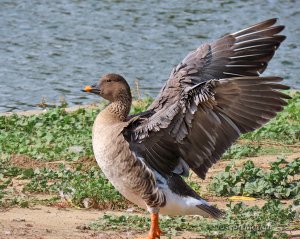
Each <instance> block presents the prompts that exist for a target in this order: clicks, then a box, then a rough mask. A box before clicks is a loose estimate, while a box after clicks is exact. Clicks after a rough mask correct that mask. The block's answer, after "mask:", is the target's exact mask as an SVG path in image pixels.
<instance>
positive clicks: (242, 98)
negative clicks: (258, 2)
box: [124, 19, 289, 178]
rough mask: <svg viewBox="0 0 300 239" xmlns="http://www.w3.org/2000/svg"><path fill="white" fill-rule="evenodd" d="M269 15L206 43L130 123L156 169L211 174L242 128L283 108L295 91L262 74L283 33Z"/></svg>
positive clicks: (130, 135)
mask: <svg viewBox="0 0 300 239" xmlns="http://www.w3.org/2000/svg"><path fill="white" fill-rule="evenodd" d="M275 23H276V19H270V20H267V21H264V22H261V23H258V24H256V25H253V26H250V27H248V28H246V29H244V30H241V31H239V32H236V33H233V34H229V35H226V36H224V37H222V38H220V39H218V40H217V41H215V42H213V43H211V44H204V45H202V46H200V47H199V48H198V49H196V50H195V51H193V52H191V53H189V54H188V55H187V56H186V58H185V59H184V60H183V61H182V62H181V63H180V64H179V65H178V66H177V67H176V68H175V69H173V71H172V73H171V75H170V77H169V79H168V81H167V82H166V83H165V85H164V86H163V88H162V89H161V92H160V94H159V95H158V96H157V98H156V99H155V101H154V102H153V103H152V105H151V106H150V107H149V109H148V111H146V112H143V113H142V114H140V115H136V116H135V117H133V118H131V123H130V124H129V125H128V127H127V128H125V130H124V135H125V137H126V139H127V140H128V141H129V142H130V145H131V147H132V148H133V150H134V151H135V152H136V153H137V154H138V155H140V156H141V157H142V158H143V159H144V160H145V162H146V163H147V164H148V165H149V166H151V167H152V168H154V169H155V170H157V171H159V172H163V173H167V174H168V173H170V172H176V173H178V174H183V175H186V174H187V169H188V168H191V169H192V170H193V171H194V172H195V173H196V174H197V175H198V176H199V177H201V178H205V174H206V172H207V170H208V169H209V168H210V167H211V166H212V165H213V163H215V162H216V161H217V160H218V159H220V157H221V155H222V154H223V153H224V152H225V150H226V149H228V148H229V147H230V146H231V145H232V144H233V142H234V141H235V140H236V139H237V138H238V137H239V136H240V135H241V134H242V133H246V132H249V131H253V130H255V129H256V128H258V127H260V126H261V125H263V124H264V123H266V122H267V121H269V120H270V119H271V118H273V117H274V116H275V115H276V112H278V111H281V110H282V109H283V106H284V105H286V102H285V100H284V99H288V98H289V97H288V96H287V95H285V94H283V93H281V92H279V91H278V90H283V89H288V87H287V86H284V85H282V84H279V83H278V82H280V81H281V80H282V79H281V78H278V77H260V76H259V75H260V73H262V72H263V71H264V70H265V69H266V67H267V64H268V62H269V61H270V59H271V58H272V57H273V55H274V53H275V50H276V49H277V48H278V47H279V45H280V43H281V42H282V41H283V40H284V39H285V36H282V35H278V33H279V32H281V31H282V30H283V29H284V26H274V24H275Z"/></svg>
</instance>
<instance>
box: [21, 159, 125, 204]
mask: <svg viewBox="0 0 300 239" xmlns="http://www.w3.org/2000/svg"><path fill="white" fill-rule="evenodd" d="M81 167H82V165H79V166H78V167H76V169H74V170H72V169H67V168H66V167H65V165H64V164H61V165H60V166H59V168H58V169H57V170H54V169H47V168H42V169H37V170H35V171H34V174H33V175H32V177H31V180H30V182H29V183H27V184H26V185H25V187H24V189H23V191H24V192H43V193H52V194H53V193H55V194H60V195H61V197H64V198H65V199H67V200H68V201H69V202H71V203H72V204H74V205H76V206H79V207H97V208H111V209H113V208H124V207H125V206H126V205H127V201H126V200H125V199H124V198H123V197H122V196H121V195H120V194H119V193H118V192H117V191H116V190H115V189H114V187H113V186H112V185H111V183H110V182H108V180H107V179H106V178H105V177H104V175H103V174H102V172H101V171H100V169H99V168H98V167H92V168H90V169H89V170H87V171H84V170H82V168H81Z"/></svg>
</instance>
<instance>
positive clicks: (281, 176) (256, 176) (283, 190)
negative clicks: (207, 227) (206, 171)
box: [210, 158, 300, 199]
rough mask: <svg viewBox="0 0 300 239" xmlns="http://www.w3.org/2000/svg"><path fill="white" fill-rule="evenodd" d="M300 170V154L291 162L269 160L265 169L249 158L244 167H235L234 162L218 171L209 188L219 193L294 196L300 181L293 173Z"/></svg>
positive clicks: (296, 193)
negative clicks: (271, 161)
mask: <svg viewBox="0 0 300 239" xmlns="http://www.w3.org/2000/svg"><path fill="white" fill-rule="evenodd" d="M297 174H300V158H297V159H295V160H293V161H292V162H290V163H288V162H286V161H285V160H284V159H283V158H279V159H278V160H277V161H275V162H273V163H271V164H270V170H269V171H265V170H263V169H261V168H257V167H255V166H254V163H253V162H252V161H250V160H248V161H246V162H245V163H244V165H243V166H242V167H241V168H238V169H234V168H233V164H229V165H227V166H226V168H225V171H224V172H221V173H219V174H218V175H216V176H215V177H214V178H213V180H212V182H211V184H210V189H211V190H212V191H214V192H215V193H216V194H217V195H226V196H228V195H244V196H255V197H271V198H280V199H282V198H293V197H295V196H296V195H298V194H299V193H300V182H299V181H293V180H290V177H292V176H295V175H297Z"/></svg>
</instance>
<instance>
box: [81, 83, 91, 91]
mask: <svg viewBox="0 0 300 239" xmlns="http://www.w3.org/2000/svg"><path fill="white" fill-rule="evenodd" d="M83 91H85V92H91V91H92V87H91V86H90V85H87V86H86V87H84V90H83Z"/></svg>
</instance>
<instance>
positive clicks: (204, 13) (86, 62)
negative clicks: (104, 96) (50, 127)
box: [0, 0, 300, 112]
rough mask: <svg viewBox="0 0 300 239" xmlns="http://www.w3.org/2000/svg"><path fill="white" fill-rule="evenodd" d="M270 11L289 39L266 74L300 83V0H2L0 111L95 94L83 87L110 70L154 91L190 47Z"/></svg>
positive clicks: (84, 99)
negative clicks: (87, 91) (84, 89)
mask: <svg viewBox="0 0 300 239" xmlns="http://www.w3.org/2000/svg"><path fill="white" fill-rule="evenodd" d="M273 17H277V18H279V23H280V24H283V25H286V29H285V30H284V34H285V35H286V36H287V40H286V41H285V42H284V43H283V44H282V46H281V47H280V48H279V50H278V51H277V53H276V55H275V57H274V59H273V60H272V61H271V63H270V65H269V68H268V69H267V71H266V72H265V73H264V75H277V76H281V77H284V79H285V83H286V84H287V85H289V86H291V87H293V88H298V89H299V88H300V43H299V42H300V1H274V0H270V1H260V0H254V1H230V0H228V1H216V0H211V1H182V0H173V1H158V0H156V1H154V0H150V1H143V2H142V1H137V0H133V1H120V0H115V1H108V0H107V1H105V0H103V1H98V0H89V1H83V0H59V1H58V0H51V1H46V0H22V1H20V0H1V1H0V24H1V25H0V112H9V111H20V110H29V109H37V104H38V103H39V102H41V101H42V99H44V100H45V101H46V102H47V103H58V102H59V101H60V99H62V98H63V99H65V100H66V101H67V102H68V104H69V105H70V106H72V105H81V104H88V103H92V102H96V101H98V100H99V99H98V98H97V97H96V96H95V95H90V94H86V93H84V92H81V91H80V90H81V89H82V88H83V87H84V86H85V85H87V84H92V83H94V82H95V81H96V80H97V79H98V78H99V77H100V76H101V75H103V74H105V73H109V72H115V73H119V74H121V75H123V76H124V77H125V78H126V79H127V80H128V81H129V83H130V85H131V86H132V87H134V86H135V84H134V81H135V80H138V82H139V87H140V89H141V92H142V94H143V95H144V96H145V95H150V96H155V95H156V94H157V93H158V91H159V89H160V87H161V86H162V84H163V82H164V81H165V80H166V79H168V76H169V74H170V71H171V69H172V67H173V66H174V65H177V64H178V63H179V62H180V61H181V60H182V59H183V58H184V57H185V55H186V54H187V53H188V52H189V51H191V50H193V49H195V48H196V47H198V46H199V45H200V44H201V43H205V42H210V41H212V40H214V39H216V38H218V37H220V36H222V35H224V34H225V33H230V32H235V31H238V30H240V29H241V28H244V27H247V26H248V25H250V24H254V23H256V22H259V21H262V20H265V19H268V18H273Z"/></svg>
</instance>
